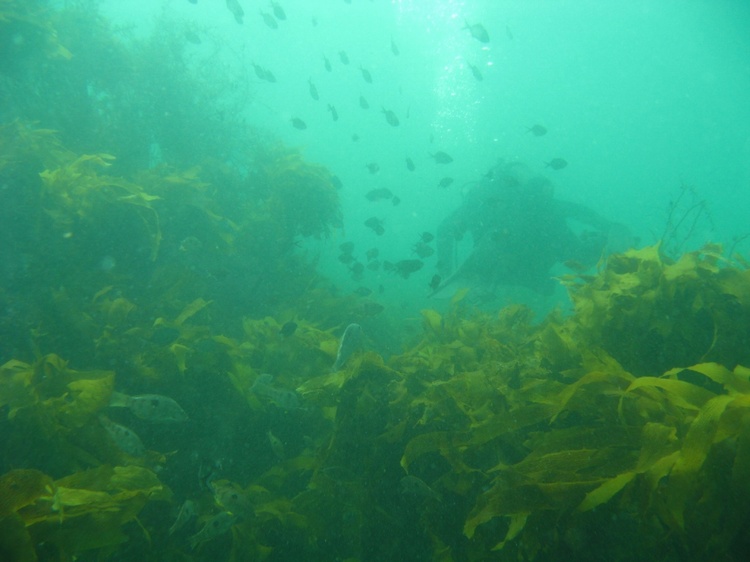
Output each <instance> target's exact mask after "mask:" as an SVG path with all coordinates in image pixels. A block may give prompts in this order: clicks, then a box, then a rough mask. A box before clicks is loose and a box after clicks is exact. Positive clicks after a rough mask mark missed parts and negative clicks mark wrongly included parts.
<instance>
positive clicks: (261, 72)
mask: <svg viewBox="0 0 750 562" xmlns="http://www.w3.org/2000/svg"><path fill="white" fill-rule="evenodd" d="M250 64H252V65H253V70H254V71H255V76H257V77H258V78H259V79H260V80H265V79H266V70H265V69H264V68H263V67H262V66H261V65H259V64H256V63H254V62H252V63H250Z"/></svg>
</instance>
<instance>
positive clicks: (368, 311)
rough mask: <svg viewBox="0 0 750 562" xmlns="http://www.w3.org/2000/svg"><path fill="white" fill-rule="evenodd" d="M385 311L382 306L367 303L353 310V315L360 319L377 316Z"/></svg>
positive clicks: (370, 302)
mask: <svg viewBox="0 0 750 562" xmlns="http://www.w3.org/2000/svg"><path fill="white" fill-rule="evenodd" d="M384 310H385V307H384V306H383V305H382V304H379V303H377V302H372V301H365V302H363V303H361V304H359V305H357V306H356V307H354V309H352V313H353V314H355V315H357V316H360V317H368V316H377V315H378V314H380V313H381V312H383V311H384Z"/></svg>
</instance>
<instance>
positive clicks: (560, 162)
mask: <svg viewBox="0 0 750 562" xmlns="http://www.w3.org/2000/svg"><path fill="white" fill-rule="evenodd" d="M567 165H568V161H567V160H565V159H563V158H553V159H552V160H550V161H549V162H545V163H544V167H545V168H552V169H553V170H562V169H563V168H565V167H566V166H567Z"/></svg>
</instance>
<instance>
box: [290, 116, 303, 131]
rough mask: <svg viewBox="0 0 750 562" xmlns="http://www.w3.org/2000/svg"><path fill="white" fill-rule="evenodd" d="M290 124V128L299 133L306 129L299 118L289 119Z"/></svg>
mask: <svg viewBox="0 0 750 562" xmlns="http://www.w3.org/2000/svg"><path fill="white" fill-rule="evenodd" d="M290 122H291V123H292V127H294V128H295V129H299V130H300V131H302V130H304V129H307V123H305V122H304V121H303V120H302V119H300V118H299V117H292V118H291V119H290Z"/></svg>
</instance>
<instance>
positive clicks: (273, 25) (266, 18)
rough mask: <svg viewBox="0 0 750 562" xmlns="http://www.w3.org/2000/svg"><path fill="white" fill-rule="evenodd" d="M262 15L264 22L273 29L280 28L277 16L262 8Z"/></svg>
mask: <svg viewBox="0 0 750 562" xmlns="http://www.w3.org/2000/svg"><path fill="white" fill-rule="evenodd" d="M260 17H262V18H263V23H265V24H266V25H267V26H268V27H270V28H271V29H278V28H279V22H277V21H276V18H275V17H273V16H272V15H271V14H269V13H267V12H264V11H263V10H261V12H260Z"/></svg>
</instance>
